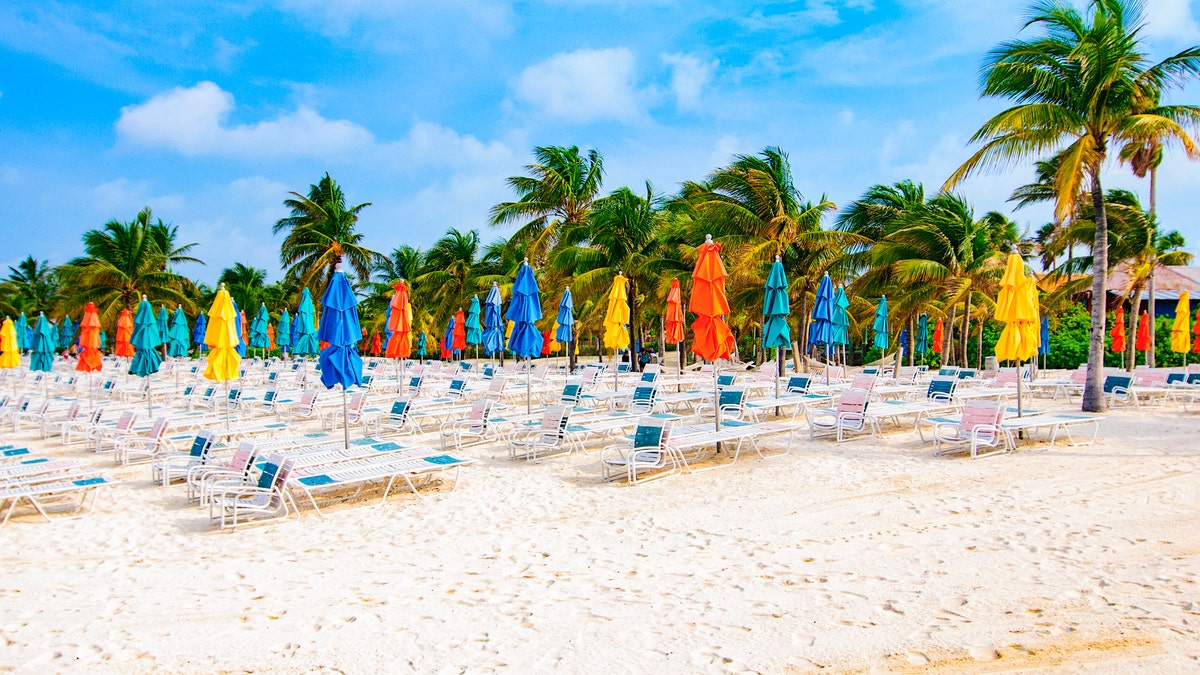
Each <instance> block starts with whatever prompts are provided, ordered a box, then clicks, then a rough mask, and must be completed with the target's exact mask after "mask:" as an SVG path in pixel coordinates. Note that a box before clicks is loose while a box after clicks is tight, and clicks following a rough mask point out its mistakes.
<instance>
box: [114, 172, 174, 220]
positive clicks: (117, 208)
mask: <svg viewBox="0 0 1200 675" xmlns="http://www.w3.org/2000/svg"><path fill="white" fill-rule="evenodd" d="M185 203H186V200H185V199H184V197H183V195H181V194H178V193H176V194H165V195H153V194H151V191H150V184H149V183H148V182H146V181H137V182H134V181H130V180H129V179H127V178H118V179H116V180H114V181H109V182H108V183H102V184H100V185H97V186H96V187H94V188H92V207H93V208H94V210H95V211H96V212H97V213H98V214H100V215H101V216H102V217H104V218H116V219H117V220H120V221H127V220H131V219H132V218H133V217H134V216H135V215H136V214H137V212H138V211H140V210H142V208H143V207H146V206H149V207H151V208H153V209H154V210H155V212H156V214H157V215H158V216H159V217H162V218H163V219H164V220H167V218H166V216H164V215H162V214H163V213H164V212H166V211H180V210H182V209H183V207H184V204H185Z"/></svg>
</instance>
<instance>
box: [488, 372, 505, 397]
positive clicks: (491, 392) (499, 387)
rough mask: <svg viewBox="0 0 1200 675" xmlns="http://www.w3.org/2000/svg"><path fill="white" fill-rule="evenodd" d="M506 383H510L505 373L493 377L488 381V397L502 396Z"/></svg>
mask: <svg viewBox="0 0 1200 675" xmlns="http://www.w3.org/2000/svg"><path fill="white" fill-rule="evenodd" d="M506 384H508V378H507V377H504V376H503V375H500V376H498V377H493V378H492V381H491V382H490V383H488V388H487V394H486V396H487V397H488V398H494V399H495V398H500V397H501V396H503V395H504V386H505V385H506Z"/></svg>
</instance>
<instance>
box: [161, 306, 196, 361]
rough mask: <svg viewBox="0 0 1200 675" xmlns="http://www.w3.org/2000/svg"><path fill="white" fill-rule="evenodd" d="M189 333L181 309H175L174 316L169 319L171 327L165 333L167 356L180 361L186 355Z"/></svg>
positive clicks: (185, 316)
mask: <svg viewBox="0 0 1200 675" xmlns="http://www.w3.org/2000/svg"><path fill="white" fill-rule="evenodd" d="M190 338H191V331H189V330H188V324H187V315H186V314H184V313H183V307H178V306H177V307H176V308H175V316H173V317H172V318H171V327H170V329H168V331H167V356H170V357H172V358H176V359H181V358H184V357H186V356H187V355H188V340H189V339H190Z"/></svg>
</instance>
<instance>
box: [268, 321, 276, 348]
mask: <svg viewBox="0 0 1200 675" xmlns="http://www.w3.org/2000/svg"><path fill="white" fill-rule="evenodd" d="M276 346H277V345H276V344H275V326H273V325H271V324H269V323H268V324H267V349H268V350H272V349H275V347H276Z"/></svg>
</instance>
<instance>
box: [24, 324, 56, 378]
mask: <svg viewBox="0 0 1200 675" xmlns="http://www.w3.org/2000/svg"><path fill="white" fill-rule="evenodd" d="M57 346H58V345H57V344H56V341H55V339H54V327H53V326H51V325H50V321H49V319H47V318H46V315H45V314H41V313H39V314H38V318H37V321H35V322H34V324H33V340H32V341H31V344H30V345H29V350H30V355H29V369H30V370H35V371H42V372H45V373H48V372H50V370H52V369H53V368H54V349H55V348H56V347H57Z"/></svg>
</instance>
